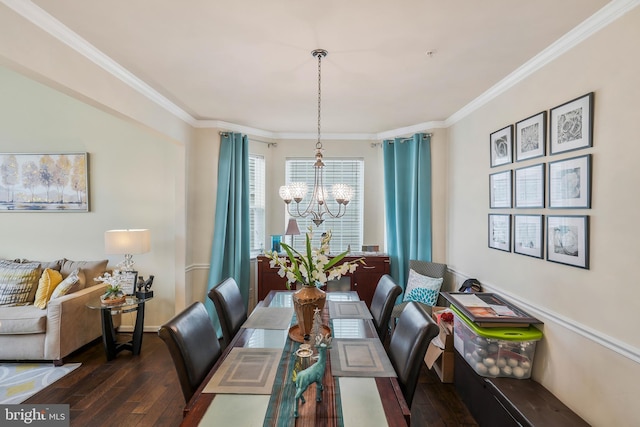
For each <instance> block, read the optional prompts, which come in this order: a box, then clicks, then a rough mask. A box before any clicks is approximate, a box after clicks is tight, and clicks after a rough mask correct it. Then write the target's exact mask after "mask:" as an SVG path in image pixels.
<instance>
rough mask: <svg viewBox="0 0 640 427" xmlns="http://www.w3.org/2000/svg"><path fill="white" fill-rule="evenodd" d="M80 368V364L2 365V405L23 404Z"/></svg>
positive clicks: (0, 402)
mask: <svg viewBox="0 0 640 427" xmlns="http://www.w3.org/2000/svg"><path fill="white" fill-rule="evenodd" d="M79 366H80V363H67V364H65V365H62V366H53V364H52V363H0V404H3V405H6V404H16V403H22V402H24V401H25V400H27V399H28V398H29V397H31V396H33V395H34V394H36V393H37V392H39V391H40V390H42V389H44V388H45V387H47V386H49V385H51V384H53V383H54V382H56V381H57V380H59V379H60V378H62V377H64V376H65V375H67V374H68V373H70V372H72V371H73V370H74V369H76V368H77V367H79Z"/></svg>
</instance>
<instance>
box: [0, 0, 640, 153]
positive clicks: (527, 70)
mask: <svg viewBox="0 0 640 427" xmlns="http://www.w3.org/2000/svg"><path fill="white" fill-rule="evenodd" d="M0 1H1V2H2V3H3V4H4V5H5V6H7V7H8V8H10V9H12V10H13V11H14V12H16V13H18V14H19V15H21V16H22V17H23V18H25V19H27V20H28V21H30V22H31V23H33V24H34V25H36V26H37V27H39V28H41V29H42V30H43V31H46V32H47V33H49V34H50V35H51V36H53V37H54V38H56V39H58V40H59V41H61V42H62V43H64V44H66V45H67V46H69V47H70V48H72V49H74V50H75V51H77V52H78V53H79V54H81V55H83V56H85V57H86V58H87V59H89V60H90V61H92V62H93V63H95V64H96V65H98V66H99V67H101V68H102V69H104V70H105V71H107V72H108V73H110V74H112V75H113V76H114V77H116V78H118V79H119V80H121V81H122V82H123V83H125V84H126V85H128V86H130V87H131V88H133V89H134V90H136V91H138V92H139V93H140V94H142V95H143V96H145V97H147V98H148V99H149V100H151V101H152V102H154V103H156V104H157V105H158V106H160V107H162V108H164V109H165V110H167V111H168V112H169V113H171V114H173V115H174V116H176V117H177V118H179V119H181V120H183V121H184V122H186V123H188V124H190V125H191V126H193V127H196V128H211V127H215V128H220V129H224V130H229V131H237V132H242V133H246V134H248V135H253V136H258V137H263V138H269V139H315V138H316V137H317V134H313V133H294V132H280V133H278V132H271V131H267V130H262V129H256V128H252V127H249V126H242V125H237V124H233V123H228V122H224V121H220V120H198V119H195V118H194V117H193V116H191V115H190V114H189V113H187V112H186V111H185V110H183V109H182V108H180V107H178V106H177V105H176V104H174V103H173V102H171V101H170V100H169V99H167V98H166V97H165V96H163V95H161V94H160V93H159V92H157V91H156V90H155V89H153V88H152V87H151V86H149V85H148V84H146V83H145V82H144V81H142V80H141V79H139V78H138V77H136V76H135V75H134V74H132V73H131V72H129V71H128V70H127V69H125V68H124V67H122V66H121V65H120V64H118V63H117V62H115V61H114V60H113V59H111V58H110V57H108V56H107V55H105V54H104V53H102V52H101V51H100V50H98V49H96V48H95V46H93V45H92V44H90V43H89V42H87V41H86V40H84V39H83V38H82V37H80V36H78V35H77V34H76V33H75V32H73V31H71V30H70V29H69V28H68V27H67V26H65V25H64V24H62V23H61V22H60V21H58V20H57V19H55V18H54V17H53V16H51V15H50V14H48V13H47V12H45V11H44V10H43V9H41V8H40V7H38V6H36V5H35V4H34V3H32V2H31V1H29V0H0ZM638 5H640V0H613V1H611V2H610V3H608V4H607V5H606V6H604V7H603V8H602V9H600V10H599V11H598V12H596V13H595V14H593V15H592V16H591V17H589V18H587V19H586V20H585V21H583V22H582V23H581V24H579V25H578V26H577V27H575V28H574V29H572V30H571V31H569V32H568V33H567V34H565V35H564V36H562V37H561V38H559V39H558V40H556V41H555V42H554V43H552V44H551V45H550V46H548V47H547V48H546V49H544V50H543V51H542V52H540V53H538V54H537V55H536V56H534V57H533V58H531V59H530V60H529V61H527V62H526V63H524V64H523V65H521V66H520V67H518V68H517V69H516V70H515V71H513V72H512V73H511V74H509V75H508V76H507V77H505V78H504V79H502V80H501V81H499V82H498V83H496V84H495V85H494V86H492V87H491V88H489V89H488V90H486V91H485V92H483V93H482V94H481V95H480V96H478V97H477V98H475V99H474V100H473V101H471V102H470V103H468V104H467V105H465V106H464V107H462V108H461V109H460V110H458V111H456V112H455V113H453V114H452V115H451V116H450V117H449V118H447V119H446V120H445V121H435V122H425V123H421V124H417V125H413V126H408V127H403V128H398V129H393V130H389V131H385V132H379V133H377V134H371V133H346V134H338V133H336V134H323V135H322V137H323V139H325V140H382V139H388V138H394V137H398V136H403V135H407V134H411V133H416V132H424V131H428V130H431V129H436V128H447V127H449V126H451V125H453V124H455V123H456V122H458V121H460V120H461V119H463V118H464V117H466V116H468V115H469V114H471V113H472V112H474V111H476V110H477V109H479V108H481V107H482V106H484V105H485V104H487V103H488V102H489V101H491V100H493V99H494V98H496V97H497V96H499V95H500V94H502V93H503V92H505V91H506V90H508V89H510V88H511V87H513V86H515V85H516V84H518V83H519V82H521V81H522V80H524V79H525V78H527V77H528V76H530V75H531V74H533V73H534V72H536V71H537V70H539V69H540V68H542V67H543V66H545V65H546V64H548V63H549V62H551V61H553V60H554V59H556V58H558V57H559V56H561V55H562V54H564V53H565V52H567V51H568V50H570V49H571V48H573V47H575V46H576V45H578V44H579V43H581V42H582V41H584V40H586V39H587V38H589V37H590V36H591V35H593V34H594V33H596V32H598V31H599V30H601V29H602V28H604V27H606V26H607V25H609V24H610V23H612V22H613V21H615V20H616V19H618V18H619V17H621V16H623V15H624V14H626V13H627V12H629V11H630V10H632V9H633V8H635V7H636V6H638Z"/></svg>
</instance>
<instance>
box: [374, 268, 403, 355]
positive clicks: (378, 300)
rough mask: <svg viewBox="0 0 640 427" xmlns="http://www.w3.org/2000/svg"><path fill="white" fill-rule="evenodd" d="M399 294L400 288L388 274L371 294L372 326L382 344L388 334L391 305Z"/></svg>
mask: <svg viewBox="0 0 640 427" xmlns="http://www.w3.org/2000/svg"><path fill="white" fill-rule="evenodd" d="M401 293H402V288H401V287H400V286H398V285H397V284H396V283H395V282H394V281H393V278H391V276H389V275H388V274H385V275H384V276H382V277H381V278H380V280H379V281H378V284H377V286H376V290H375V292H374V293H373V299H372V300H371V308H370V311H371V316H373V324H374V325H375V327H376V330H377V331H378V337H379V338H380V341H382V342H383V343H384V342H385V340H386V338H387V335H388V333H389V319H390V318H391V310H393V305H394V304H395V302H396V299H397V298H398V296H399V295H400V294H401Z"/></svg>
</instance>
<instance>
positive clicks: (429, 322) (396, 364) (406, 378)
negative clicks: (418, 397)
mask: <svg viewBox="0 0 640 427" xmlns="http://www.w3.org/2000/svg"><path fill="white" fill-rule="evenodd" d="M439 331H440V328H439V327H438V325H437V324H436V323H435V322H434V321H433V319H431V316H430V315H429V314H427V312H426V311H425V310H424V308H422V307H421V306H420V304H418V303H416V302H413V301H412V302H409V303H408V304H407V305H406V306H405V308H404V310H403V311H402V313H401V314H400V317H399V319H398V324H397V325H396V328H395V331H394V333H393V335H391V341H390V343H389V350H388V352H389V359H390V360H391V364H392V365H393V368H394V369H395V371H396V374H397V375H398V382H399V383H400V389H401V390H402V393H403V394H404V398H405V400H406V401H407V405H409V408H411V402H412V401H413V395H414V394H415V391H416V386H417V384H418V377H419V376H420V368H421V367H422V364H423V363H424V356H425V353H426V352H427V347H428V346H429V343H430V342H431V340H432V339H433V338H434V337H435V336H436V335H438V332H439Z"/></svg>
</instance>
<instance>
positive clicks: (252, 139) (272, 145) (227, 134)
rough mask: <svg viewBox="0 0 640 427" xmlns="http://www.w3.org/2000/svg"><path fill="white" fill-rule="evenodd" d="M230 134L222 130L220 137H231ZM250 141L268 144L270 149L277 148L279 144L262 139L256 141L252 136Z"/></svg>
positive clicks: (219, 133)
mask: <svg viewBox="0 0 640 427" xmlns="http://www.w3.org/2000/svg"><path fill="white" fill-rule="evenodd" d="M230 133H231V132H226V131H222V130H221V131H220V132H218V135H220V136H229V134H230ZM249 140H250V141H253V142H259V143H261V144H267V147H268V148H271V147H277V146H278V143H277V142H271V141H262V140H260V139H256V138H254V137H251V136H250V137H249Z"/></svg>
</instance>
